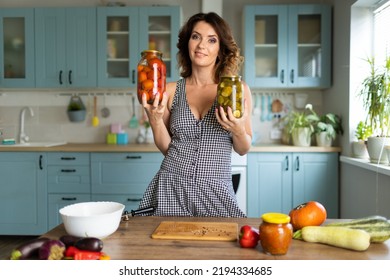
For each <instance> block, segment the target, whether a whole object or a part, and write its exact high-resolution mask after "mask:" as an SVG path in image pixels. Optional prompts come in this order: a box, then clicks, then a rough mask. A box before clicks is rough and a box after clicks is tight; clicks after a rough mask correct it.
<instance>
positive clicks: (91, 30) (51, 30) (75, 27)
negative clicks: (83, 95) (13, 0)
mask: <svg viewBox="0 0 390 280" xmlns="http://www.w3.org/2000/svg"><path fill="white" fill-rule="evenodd" d="M96 29H97V28H96V8H36V9H35V57H36V67H35V71H36V87H42V88H61V87H65V88H72V87H96V85H97V82H96V80H97V70H96V68H97V62H96V52H97V50H96Z"/></svg>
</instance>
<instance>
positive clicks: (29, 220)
mask: <svg viewBox="0 0 390 280" xmlns="http://www.w3.org/2000/svg"><path fill="white" fill-rule="evenodd" d="M45 162H46V154H45V153H38V152H1V153H0V180H1V182H0V213H1V214H0V234H1V235H40V234H43V233H45V232H46V231H47V184H46V180H45V179H46V172H47V171H46V163H45Z"/></svg>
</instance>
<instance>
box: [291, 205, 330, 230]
mask: <svg viewBox="0 0 390 280" xmlns="http://www.w3.org/2000/svg"><path fill="white" fill-rule="evenodd" d="M289 216H290V218H291V221H290V223H291V224H292V226H293V228H294V231H296V230H299V229H301V228H303V227H306V226H320V225H321V224H322V223H323V222H325V220H326V209H325V207H324V206H323V205H322V204H321V203H319V202H317V201H309V202H306V203H302V204H300V205H298V206H297V207H295V208H294V209H292V210H291V211H290V213H289Z"/></svg>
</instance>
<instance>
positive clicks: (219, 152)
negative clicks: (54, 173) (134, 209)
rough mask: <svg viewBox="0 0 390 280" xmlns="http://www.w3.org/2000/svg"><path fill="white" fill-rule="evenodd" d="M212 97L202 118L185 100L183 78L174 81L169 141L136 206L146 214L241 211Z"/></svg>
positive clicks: (224, 134) (230, 214) (226, 138)
mask: <svg viewBox="0 0 390 280" xmlns="http://www.w3.org/2000/svg"><path fill="white" fill-rule="evenodd" d="M215 108H216V102H215V103H214V104H213V106H212V108H211V109H210V110H209V112H208V113H207V114H206V115H205V117H204V118H203V119H202V120H197V119H196V118H195V117H194V115H193V114H192V112H191V110H190V107H189V106H188V103H187V98H186V91H185V79H181V80H179V81H178V83H177V87H176V92H175V96H174V99H173V103H172V108H171V120H170V132H171V134H172V141H171V143H170V146H169V149H168V152H167V155H166V156H165V158H164V160H163V162H162V164H161V168H160V170H159V171H158V173H157V174H156V175H155V177H154V178H153V180H152V181H151V183H150V184H149V186H148V188H147V190H146V192H145V194H144V196H143V199H142V201H141V203H140V205H139V208H146V207H149V206H154V207H155V211H154V213H151V215H158V216H213V217H245V214H244V213H243V212H242V211H241V209H240V208H239V206H238V204H237V200H236V197H235V194H234V191H233V186H232V174H231V152H232V139H231V135H230V133H229V132H227V131H226V130H224V129H223V128H222V127H221V125H220V124H219V123H218V121H217V119H216V117H215Z"/></svg>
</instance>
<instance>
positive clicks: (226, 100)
mask: <svg viewBox="0 0 390 280" xmlns="http://www.w3.org/2000/svg"><path fill="white" fill-rule="evenodd" d="M217 102H218V105H220V106H222V107H223V109H224V110H225V112H226V111H227V108H228V107H230V108H232V112H233V116H234V117H236V118H241V117H242V115H243V114H244V86H243V84H242V82H241V76H222V77H221V78H220V80H219V83H218V88H217Z"/></svg>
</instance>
